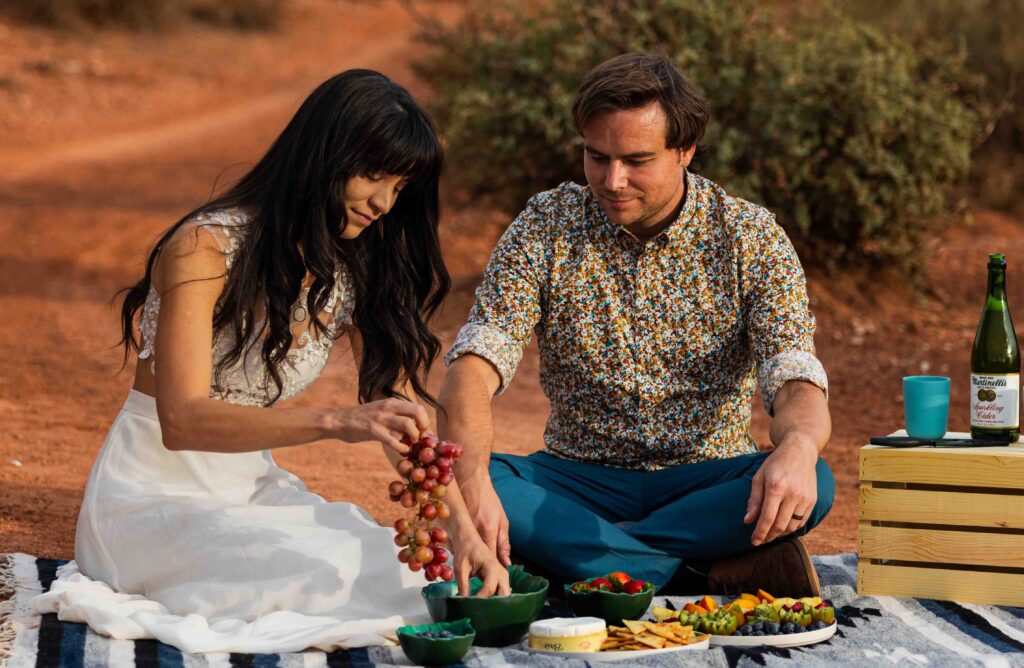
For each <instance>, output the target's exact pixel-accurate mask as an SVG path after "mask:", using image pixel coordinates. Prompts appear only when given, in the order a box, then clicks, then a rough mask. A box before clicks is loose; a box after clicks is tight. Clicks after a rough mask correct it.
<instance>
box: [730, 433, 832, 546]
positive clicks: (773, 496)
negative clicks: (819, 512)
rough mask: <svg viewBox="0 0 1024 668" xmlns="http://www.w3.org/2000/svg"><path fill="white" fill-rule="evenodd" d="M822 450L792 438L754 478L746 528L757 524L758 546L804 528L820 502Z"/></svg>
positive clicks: (754, 537)
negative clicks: (819, 464)
mask: <svg viewBox="0 0 1024 668" xmlns="http://www.w3.org/2000/svg"><path fill="white" fill-rule="evenodd" d="M817 464H818V448H817V446H816V445H815V444H814V443H813V442H810V441H807V440H803V439H797V438H792V439H789V440H787V441H785V442H783V443H781V444H780V445H779V446H778V447H777V448H776V449H775V451H774V452H773V453H772V454H770V455H769V456H768V458H767V459H765V461H764V463H763V464H762V465H761V468H760V469H758V471H757V473H756V474H754V479H753V485H752V487H751V490H750V500H749V501H747V514H746V515H745V516H744V517H743V523H744V524H751V523H753V522H754V521H755V520H756V521H757V526H756V527H754V534H753V536H751V540H750V542H751V544H753V545H755V546H758V545H762V544H764V543H768V542H771V541H773V540H775V539H776V538H778V537H779V536H782V535H785V534H788V533H792V532H794V531H797V530H798V529H800V528H801V527H803V526H804V525H805V524H806V523H807V519H808V518H809V517H810V514H811V511H812V510H813V509H814V504H815V503H817V500H818V475H817Z"/></svg>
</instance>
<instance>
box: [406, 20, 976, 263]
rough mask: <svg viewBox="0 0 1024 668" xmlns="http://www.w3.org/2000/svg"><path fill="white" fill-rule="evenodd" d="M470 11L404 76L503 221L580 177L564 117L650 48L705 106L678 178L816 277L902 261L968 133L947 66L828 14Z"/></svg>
mask: <svg viewBox="0 0 1024 668" xmlns="http://www.w3.org/2000/svg"><path fill="white" fill-rule="evenodd" d="M488 7H493V4H491V3H488V5H487V6H485V5H484V4H480V5H478V6H474V8H473V9H472V10H471V11H469V12H467V19H466V20H465V21H464V22H462V23H461V24H459V25H456V26H454V27H452V28H450V29H446V28H444V27H442V26H437V25H435V26H433V27H432V28H431V29H430V30H428V31H427V33H426V39H427V41H428V43H429V44H431V45H433V46H434V47H436V48H435V49H433V50H432V51H431V52H430V54H429V55H428V56H427V57H426V59H425V60H424V61H423V62H422V63H420V65H419V67H418V72H419V74H420V75H421V76H422V77H423V78H424V79H425V80H426V81H427V82H429V83H430V84H431V85H432V86H433V89H434V91H435V95H436V102H435V104H434V112H435V114H436V115H437V118H438V119H439V122H440V124H441V126H442V130H443V131H444V132H445V134H446V136H447V139H448V141H449V145H450V149H449V156H450V160H451V163H452V169H451V170H450V171H449V173H450V174H452V175H453V177H454V178H455V179H456V180H457V181H458V182H459V183H460V184H461V185H462V186H463V187H464V188H466V189H467V190H468V192H470V193H472V194H474V195H476V196H483V197H487V198H490V199H492V200H493V201H494V202H495V203H497V204H498V205H499V206H501V207H503V208H505V209H506V210H508V211H510V212H511V211H515V210H517V209H518V208H520V207H521V206H522V205H523V204H524V202H525V201H526V199H527V198H528V197H529V195H530V194H532V193H534V192H537V191H539V190H544V189H548V188H551V187H553V186H554V185H556V184H557V183H558V182H560V181H561V180H564V179H567V178H574V179H577V180H580V179H582V166H581V158H580V149H579V147H580V141H579V139H578V137H577V134H576V132H575V130H574V129H573V127H572V122H571V118H570V107H571V103H572V99H573V97H574V95H575V91H576V87H577V85H578V84H579V81H580V79H581V78H582V76H583V74H584V73H585V72H586V71H587V70H588V69H589V68H590V67H592V66H594V65H596V64H597V63H599V62H601V61H603V60H605V59H607V58H609V57H611V56H614V55H617V54H619V53H624V52H629V51H640V50H653V49H662V50H664V51H665V52H667V53H668V54H669V55H670V56H671V57H673V58H674V60H675V61H676V62H677V63H678V64H679V65H680V67H681V68H682V70H683V71H684V72H686V73H688V75H689V76H690V77H691V78H692V79H693V80H694V81H695V82H696V83H697V85H698V86H700V87H701V88H702V89H703V90H704V92H705V94H706V96H707V98H708V100H709V102H710V104H711V107H712V123H711V125H710V126H709V128H708V132H707V135H706V137H705V143H706V144H707V150H706V152H705V153H704V154H703V156H702V158H701V159H700V161H699V163H698V164H697V165H696V166H695V169H696V171H699V172H701V173H703V174H705V175H707V176H708V177H710V178H712V179H714V180H715V181H717V182H719V183H720V184H721V185H723V186H724V187H725V188H726V190H727V191H729V192H730V193H732V194H735V195H739V196H742V197H746V198H748V199H751V200H753V201H756V202H759V203H762V204H764V205H766V206H768V207H769V208H771V209H772V210H773V211H774V212H775V213H776V214H777V216H778V218H779V220H780V222H781V223H782V224H783V225H784V226H785V227H786V229H787V230H788V232H789V233H790V235H791V236H792V237H793V238H794V239H795V240H796V241H797V242H799V243H803V244H804V245H805V247H806V246H810V247H813V248H814V249H815V250H816V251H818V253H816V255H817V254H819V253H820V254H821V255H822V256H823V259H826V260H827V261H829V262H835V261H844V260H853V259H857V258H864V257H876V258H880V259H904V258H907V257H909V256H910V255H911V254H912V253H913V251H914V249H915V248H916V246H915V243H916V241H917V240H918V238H919V236H920V233H921V232H922V231H923V230H924V229H925V227H926V226H927V225H929V224H930V222H931V221H933V220H934V219H935V217H936V216H939V215H941V214H943V213H944V212H946V211H947V210H948V208H949V198H948V194H947V193H948V189H949V186H950V185H951V184H953V183H955V182H956V181H957V179H959V178H960V177H961V176H962V175H963V174H964V173H965V171H966V169H967V167H968V155H969V150H970V139H971V138H972V137H973V136H974V135H975V134H976V130H977V126H978V119H977V114H976V112H975V111H973V110H972V108H971V107H970V106H969V105H968V104H965V102H964V101H963V100H962V99H960V98H959V97H958V96H957V94H956V93H957V91H958V86H959V85H960V82H963V81H966V80H969V77H968V76H967V74H966V73H965V72H964V71H963V66H962V58H961V57H960V56H959V55H958V54H955V53H954V54H950V53H945V54H933V55H927V54H921V53H919V52H917V51H915V50H914V49H912V48H910V47H908V46H906V45H904V44H903V43H901V42H898V41H894V40H891V39H887V38H885V37H884V36H883V35H882V34H881V33H880V32H878V31H876V30H874V29H872V28H870V27H868V26H866V25H864V24H863V23H861V22H858V21H855V20H853V19H851V18H849V17H846V16H844V15H842V14H841V13H839V12H838V11H837V10H834V9H831V8H825V9H801V8H800V6H799V5H797V6H796V7H787V9H786V11H785V12H784V13H778V14H776V13H773V12H770V11H766V10H763V9H759V7H760V5H759V4H758V3H755V2H753V1H736V2H719V1H718V0H607V1H605V2H601V3H591V2H586V1H584V0H552V2H550V3H548V5H546V6H545V7H542V8H541V9H539V10H537V11H536V12H535V13H534V14H533V15H532V16H529V17H526V16H523V15H521V14H519V13H517V11H516V10H515V9H513V8H511V5H510V4H503V5H500V6H499V9H490V8H488Z"/></svg>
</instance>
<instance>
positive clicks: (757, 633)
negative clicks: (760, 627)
mask: <svg viewBox="0 0 1024 668" xmlns="http://www.w3.org/2000/svg"><path fill="white" fill-rule="evenodd" d="M750 635H752V636H763V635H764V631H754V632H753V633H751V634H750Z"/></svg>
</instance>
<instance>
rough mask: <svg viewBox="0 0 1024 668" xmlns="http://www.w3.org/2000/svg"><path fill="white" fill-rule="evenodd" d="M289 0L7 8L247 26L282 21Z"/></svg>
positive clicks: (73, 17)
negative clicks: (286, 0)
mask: <svg viewBox="0 0 1024 668" xmlns="http://www.w3.org/2000/svg"><path fill="white" fill-rule="evenodd" d="M283 2H284V0H6V2H5V3H4V4H5V9H6V10H7V11H9V12H11V13H13V14H14V15H15V16H18V17H20V18H23V19H26V20H28V21H31V22H34V23H40V24H43V25H48V26H54V27H60V28H71V29H75V28H80V27H83V26H93V27H102V26H110V25H118V26H124V27H127V28H133V29H142V30H159V29H165V28H168V27H170V26H173V25H175V24H177V23H180V22H182V21H189V20H192V21H200V22H203V23H210V24H214V25H221V26H225V27H231V28H239V29H243V30H265V29H268V28H271V27H273V26H275V25H276V24H277V21H278V18H279V15H280V10H281V5H282V4H283Z"/></svg>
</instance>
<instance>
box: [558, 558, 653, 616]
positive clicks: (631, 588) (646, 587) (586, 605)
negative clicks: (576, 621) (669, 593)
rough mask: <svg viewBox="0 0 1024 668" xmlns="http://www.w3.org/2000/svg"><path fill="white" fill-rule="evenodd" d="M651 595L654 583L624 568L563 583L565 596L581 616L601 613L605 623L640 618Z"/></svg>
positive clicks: (649, 601) (647, 605) (648, 604)
mask: <svg viewBox="0 0 1024 668" xmlns="http://www.w3.org/2000/svg"><path fill="white" fill-rule="evenodd" d="M653 598H654V585H652V584H651V583H650V582H645V581H644V580H637V579H634V578H632V577H630V575H629V574H628V573H624V572H623V571H614V572H612V573H608V574H607V575H604V576H600V577H593V578H587V579H586V580H580V581H578V582H573V583H572V584H567V585H565V600H566V602H567V603H568V604H569V607H570V608H572V611H573V612H575V613H576V615H577V616H580V617H600V618H601V619H603V620H604V621H605V622H607V623H608V624H615V625H621V624H622V620H624V619H640V617H641V616H642V615H643V614H644V613H645V612H647V608H649V607H650V605H651V601H652V600H653Z"/></svg>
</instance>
